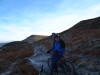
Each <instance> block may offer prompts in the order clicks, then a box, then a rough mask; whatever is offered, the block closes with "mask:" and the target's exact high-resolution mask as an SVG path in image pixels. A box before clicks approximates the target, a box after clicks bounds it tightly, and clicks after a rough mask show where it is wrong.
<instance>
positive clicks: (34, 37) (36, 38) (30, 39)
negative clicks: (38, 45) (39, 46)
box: [23, 35, 48, 43]
mask: <svg viewBox="0 0 100 75" xmlns="http://www.w3.org/2000/svg"><path fill="white" fill-rule="evenodd" d="M46 37H48V36H44V35H31V36H29V37H27V38H26V39H24V40H23V41H24V42H28V43H33V42H36V41H39V40H41V39H44V38H46Z"/></svg>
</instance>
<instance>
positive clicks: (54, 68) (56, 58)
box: [51, 55, 62, 73]
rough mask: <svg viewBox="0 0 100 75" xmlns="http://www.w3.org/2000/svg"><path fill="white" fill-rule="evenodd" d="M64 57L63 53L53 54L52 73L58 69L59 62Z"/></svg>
mask: <svg viewBox="0 0 100 75" xmlns="http://www.w3.org/2000/svg"><path fill="white" fill-rule="evenodd" d="M61 57H62V55H53V56H52V60H51V73H53V72H54V71H57V62H58V61H59V59H60V58H61Z"/></svg>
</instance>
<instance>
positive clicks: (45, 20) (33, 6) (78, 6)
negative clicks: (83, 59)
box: [0, 0, 100, 42]
mask: <svg viewBox="0 0 100 75" xmlns="http://www.w3.org/2000/svg"><path fill="white" fill-rule="evenodd" d="M98 16H100V0H0V42H6V41H18V40H23V39H25V38H26V37H28V36H30V35H36V34H37V35H50V34H51V33H52V32H57V33H58V32H61V31H64V30H67V29H68V28H70V27H72V26H73V25H75V24H76V23H77V22H79V21H81V20H84V19H90V18H95V17H98Z"/></svg>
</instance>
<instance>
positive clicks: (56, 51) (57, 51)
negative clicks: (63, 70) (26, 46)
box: [47, 34, 65, 75]
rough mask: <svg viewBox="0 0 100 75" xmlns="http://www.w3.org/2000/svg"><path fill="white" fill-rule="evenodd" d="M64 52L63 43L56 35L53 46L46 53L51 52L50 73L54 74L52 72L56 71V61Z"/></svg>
mask: <svg viewBox="0 0 100 75" xmlns="http://www.w3.org/2000/svg"><path fill="white" fill-rule="evenodd" d="M64 50H65V43H64V41H63V40H62V39H61V38H60V36H58V35H56V34H55V36H54V37H53V46H52V48H51V49H50V50H49V51H48V52H47V53H50V52H52V53H53V54H52V61H51V73H53V72H54V70H57V61H59V59H60V58H61V57H62V56H63V53H64ZM51 75H52V74H51Z"/></svg>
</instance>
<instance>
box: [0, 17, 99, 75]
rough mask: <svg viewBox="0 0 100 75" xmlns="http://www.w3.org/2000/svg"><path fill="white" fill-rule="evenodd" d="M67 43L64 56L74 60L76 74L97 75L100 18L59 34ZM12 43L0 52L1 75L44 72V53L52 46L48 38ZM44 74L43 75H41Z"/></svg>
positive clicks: (30, 38)
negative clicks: (41, 70) (42, 69)
mask: <svg viewBox="0 0 100 75" xmlns="http://www.w3.org/2000/svg"><path fill="white" fill-rule="evenodd" d="M59 35H60V36H61V37H62V39H63V40H64V41H65V43H66V51H65V54H64V56H65V57H66V58H71V59H72V60H73V63H74V66H75V69H76V71H77V73H78V75H100V17H97V18H94V19H88V20H83V21H80V22H79V23H77V24H76V25H74V26H73V27H72V28H70V29H68V30H66V31H63V32H61V33H59ZM33 37H34V36H30V37H29V38H27V39H26V40H28V41H25V40H24V41H17V42H11V43H8V44H6V45H4V46H3V47H2V50H3V51H2V52H1V53H0V75H38V74H37V72H39V71H40V69H41V65H44V68H45V69H46V71H48V69H47V65H46V64H47V59H48V58H50V56H49V55H48V54H47V53H46V52H47V50H49V49H50V47H51V45H52V38H51V36H48V37H46V38H43V39H39V40H38V41H34V40H35V39H38V38H36V37H35V38H33ZM44 75H45V74H44Z"/></svg>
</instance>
